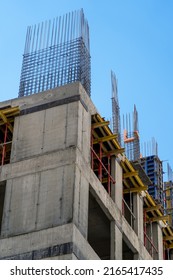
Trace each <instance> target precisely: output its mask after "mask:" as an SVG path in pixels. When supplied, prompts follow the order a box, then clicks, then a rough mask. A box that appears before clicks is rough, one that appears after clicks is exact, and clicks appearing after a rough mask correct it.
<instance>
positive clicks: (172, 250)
mask: <svg viewBox="0 0 173 280" xmlns="http://www.w3.org/2000/svg"><path fill="white" fill-rule="evenodd" d="M169 260H173V249H170V250H169Z"/></svg>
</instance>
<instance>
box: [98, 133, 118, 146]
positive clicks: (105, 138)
mask: <svg viewBox="0 0 173 280" xmlns="http://www.w3.org/2000/svg"><path fill="white" fill-rule="evenodd" d="M116 138H117V135H115V134H113V135H108V136H104V137H100V138H98V139H94V141H93V144H97V143H101V142H107V141H110V140H113V139H116Z"/></svg>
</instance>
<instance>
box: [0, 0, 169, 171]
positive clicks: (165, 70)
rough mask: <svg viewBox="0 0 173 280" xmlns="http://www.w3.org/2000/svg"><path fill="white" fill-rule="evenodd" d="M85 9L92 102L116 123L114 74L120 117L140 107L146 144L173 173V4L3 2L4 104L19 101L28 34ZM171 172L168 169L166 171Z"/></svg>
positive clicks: (0, 67)
mask: <svg viewBox="0 0 173 280" xmlns="http://www.w3.org/2000/svg"><path fill="white" fill-rule="evenodd" d="M80 8H83V9H84V13H85V16H86V18H87V19H88V22H89V27H90V47H91V62H92V93H91V94H92V100H93V102H94V103H95V105H96V107H97V108H98V110H99V112H100V114H101V115H102V116H103V117H105V118H106V119H108V120H109V119H110V118H111V114H112V113H111V80H110V71H111V69H112V70H113V71H114V72H115V74H116V76H117V79H118V94H119V103H120V109H121V115H122V114H125V113H129V112H130V113H131V112H132V110H133V106H134V104H136V107H137V110H138V114H139V130H140V137H141V142H145V141H150V140H151V138H152V137H155V139H156V141H157V142H158V146H159V156H160V159H161V160H168V161H169V163H170V165H171V166H172V167H173V148H172V142H173V141H172V139H173V125H172V101H173V82H172V73H173V35H172V26H173V16H172V14H173V1H171V0H167V1H163V0H140V1H138V0H107V1H104V0H103V1H98V0H95V1H92V0H88V1H85V0H84V1H82V0H80V1H78V0H63V1H61V0H42V1H41V0H30V1H28V0H27V1H25V0H23V1H22V0H10V1H2V0H0V11H1V13H0V14H1V16H0V83H1V92H0V101H3V100H7V99H11V98H15V97H17V96H18V88H19V79H20V71H21V65H22V54H23V50H24V43H25V36H26V28H27V26H28V25H33V24H36V23H39V22H41V21H45V20H48V19H52V18H54V17H56V16H60V15H63V14H65V13H67V12H70V11H73V10H78V9H80ZM165 171H166V168H165Z"/></svg>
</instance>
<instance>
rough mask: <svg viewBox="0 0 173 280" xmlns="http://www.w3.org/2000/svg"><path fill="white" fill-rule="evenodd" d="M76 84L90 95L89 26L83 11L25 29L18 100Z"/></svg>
mask: <svg viewBox="0 0 173 280" xmlns="http://www.w3.org/2000/svg"><path fill="white" fill-rule="evenodd" d="M76 81H79V82H81V84H82V85H83V87H84V88H85V90H86V92H87V94H88V95H89V96H90V94H91V62H90V47H89V27H88V23H87V21H86V19H85V18H84V13H83V10H80V11H75V12H72V13H69V14H66V15H64V16H63V17H58V18H56V19H54V20H53V21H52V22H51V21H48V22H44V23H41V24H39V25H38V26H36V25H35V26H33V27H31V26H30V27H28V30H27V35H26V43H25V50H24V55H23V63H22V71H21V78H20V87H19V97H22V96H27V95H31V94H33V93H38V92H42V91H45V90H49V89H52V88H55V87H59V86H62V85H65V84H68V83H73V82H76Z"/></svg>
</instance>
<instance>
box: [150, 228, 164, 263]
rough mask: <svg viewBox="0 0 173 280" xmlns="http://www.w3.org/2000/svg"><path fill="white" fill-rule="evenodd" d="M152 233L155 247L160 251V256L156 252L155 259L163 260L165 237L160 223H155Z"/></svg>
mask: <svg viewBox="0 0 173 280" xmlns="http://www.w3.org/2000/svg"><path fill="white" fill-rule="evenodd" d="M152 233H153V243H154V246H155V247H156V248H157V249H158V254H157V253H156V252H155V250H154V255H153V258H154V259H159V260H163V235H162V229H161V227H160V225H159V224H158V223H153V225H152Z"/></svg>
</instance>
